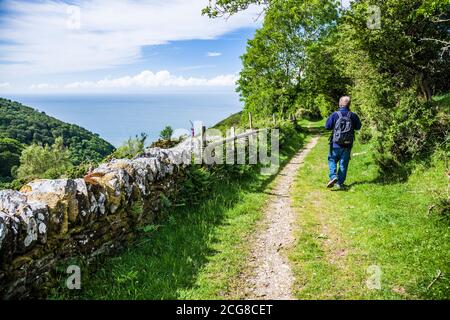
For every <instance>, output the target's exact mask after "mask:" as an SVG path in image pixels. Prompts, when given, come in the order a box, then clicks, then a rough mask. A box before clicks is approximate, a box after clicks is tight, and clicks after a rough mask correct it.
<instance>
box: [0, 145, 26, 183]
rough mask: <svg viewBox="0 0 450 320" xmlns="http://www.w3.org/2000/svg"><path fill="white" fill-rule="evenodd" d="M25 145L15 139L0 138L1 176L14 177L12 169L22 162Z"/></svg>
mask: <svg viewBox="0 0 450 320" xmlns="http://www.w3.org/2000/svg"><path fill="white" fill-rule="evenodd" d="M23 148H24V147H23V145H22V144H21V143H20V142H19V141H17V140H14V139H10V138H0V178H1V177H12V174H11V169H13V168H14V167H16V166H18V165H19V164H20V154H21V153H22V150H23Z"/></svg>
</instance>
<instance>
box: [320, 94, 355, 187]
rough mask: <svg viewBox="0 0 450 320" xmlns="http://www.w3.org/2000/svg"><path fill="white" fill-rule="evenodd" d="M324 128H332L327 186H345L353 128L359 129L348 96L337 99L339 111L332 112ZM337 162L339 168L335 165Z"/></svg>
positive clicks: (353, 134) (353, 137) (353, 138)
mask: <svg viewBox="0 0 450 320" xmlns="http://www.w3.org/2000/svg"><path fill="white" fill-rule="evenodd" d="M325 129H327V130H333V134H332V135H331V138H330V153H329V154H328V167H329V168H330V181H329V182H328V184H327V188H333V186H334V185H336V187H337V188H338V189H343V188H345V185H344V182H345V178H346V177H347V169H348V164H349V162H350V154H351V151H352V147H353V141H354V140H355V130H359V129H361V121H360V120H359V117H358V116H357V115H356V114H355V113H353V112H351V111H350V97H348V96H344V97H341V99H339V111H336V112H334V113H333V114H332V115H331V116H330V117H329V118H328V119H327V123H326V124H325ZM338 163H339V170H338V171H337V174H336V170H337V165H338Z"/></svg>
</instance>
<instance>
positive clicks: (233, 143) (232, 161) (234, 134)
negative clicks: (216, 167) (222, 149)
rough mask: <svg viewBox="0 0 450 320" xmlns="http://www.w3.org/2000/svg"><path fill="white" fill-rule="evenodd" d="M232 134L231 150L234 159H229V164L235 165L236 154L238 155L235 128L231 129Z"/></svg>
mask: <svg viewBox="0 0 450 320" xmlns="http://www.w3.org/2000/svg"><path fill="white" fill-rule="evenodd" d="M230 133H231V137H232V141H231V146H232V147H231V148H232V151H233V158H231V157H230V158H229V159H228V164H235V162H234V159H235V153H236V129H235V128H234V127H231V128H230Z"/></svg>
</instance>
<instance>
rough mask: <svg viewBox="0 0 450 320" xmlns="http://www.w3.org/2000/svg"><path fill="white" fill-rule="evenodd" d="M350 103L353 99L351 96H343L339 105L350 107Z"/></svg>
mask: <svg viewBox="0 0 450 320" xmlns="http://www.w3.org/2000/svg"><path fill="white" fill-rule="evenodd" d="M350 101H351V99H350V97H349V96H343V97H341V98H340V99H339V105H340V106H344V107H348V106H349V105H350Z"/></svg>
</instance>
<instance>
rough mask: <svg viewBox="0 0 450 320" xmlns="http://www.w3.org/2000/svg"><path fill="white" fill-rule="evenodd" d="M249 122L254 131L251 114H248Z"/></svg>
mask: <svg viewBox="0 0 450 320" xmlns="http://www.w3.org/2000/svg"><path fill="white" fill-rule="evenodd" d="M248 122H249V126H250V130H251V129H253V122H252V113H251V112H249V113H248Z"/></svg>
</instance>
